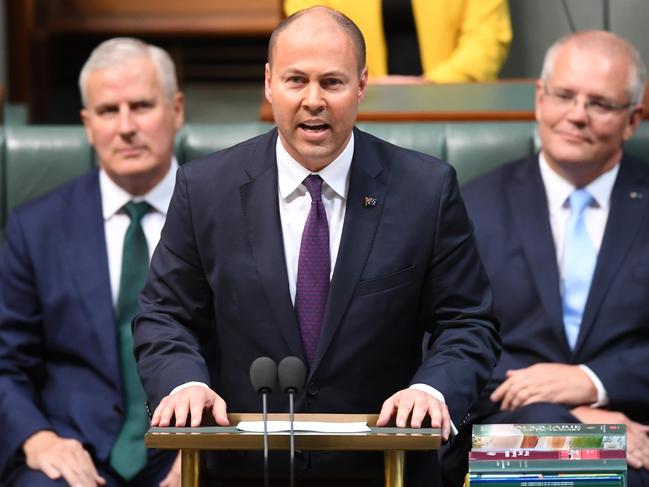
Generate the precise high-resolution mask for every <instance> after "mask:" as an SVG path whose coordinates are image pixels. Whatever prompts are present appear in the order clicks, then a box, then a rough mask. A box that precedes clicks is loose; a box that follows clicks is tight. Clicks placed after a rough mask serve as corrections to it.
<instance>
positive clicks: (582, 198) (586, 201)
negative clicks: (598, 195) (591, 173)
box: [568, 189, 593, 215]
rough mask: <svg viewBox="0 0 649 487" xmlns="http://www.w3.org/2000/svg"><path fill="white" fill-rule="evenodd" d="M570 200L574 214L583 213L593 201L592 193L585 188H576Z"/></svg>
mask: <svg viewBox="0 0 649 487" xmlns="http://www.w3.org/2000/svg"><path fill="white" fill-rule="evenodd" d="M568 199H569V200H570V209H571V210H572V212H573V213H574V214H578V215H579V214H582V213H583V212H584V210H585V209H586V207H587V206H590V204H591V203H592V201H593V197H592V196H591V194H590V193H589V192H588V191H587V190H585V189H576V190H574V191H573V192H572V193H571V194H570V196H569V198H568Z"/></svg>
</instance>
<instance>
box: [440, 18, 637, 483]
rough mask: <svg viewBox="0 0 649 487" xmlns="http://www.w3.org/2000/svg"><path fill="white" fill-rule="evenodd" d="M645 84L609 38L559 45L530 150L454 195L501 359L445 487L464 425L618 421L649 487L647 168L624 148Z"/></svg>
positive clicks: (457, 476) (545, 78) (587, 37)
mask: <svg viewBox="0 0 649 487" xmlns="http://www.w3.org/2000/svg"><path fill="white" fill-rule="evenodd" d="M645 77H646V69H645V67H644V65H643V63H642V60H641V58H640V55H639V54H638V52H637V51H636V49H635V48H633V46H631V45H630V44H629V43H628V42H626V41H625V40H623V39H621V38H620V37H618V36H616V35H614V34H611V33H608V32H600V31H589V32H581V33H577V34H573V35H570V36H568V37H565V38H563V39H561V40H559V41H558V42H556V43H555V44H554V45H553V46H552V47H551V48H550V49H549V51H548V52H547V54H546V56H545V61H544V65H543V72H542V74H541V79H540V80H539V81H538V82H537V86H536V119H537V122H538V130H539V136H540V140H541V147H542V149H541V152H540V153H539V154H538V155H537V156H533V157H530V158H527V159H524V160H521V161H516V162H513V163H511V164H507V165H504V166H502V167H501V168H498V169H497V170H495V171H493V172H492V173H490V174H487V175H485V176H483V177H481V178H479V179H477V180H475V181H473V182H471V183H469V184H468V185H467V186H466V187H464V188H463V190H462V194H463V197H464V200H465V202H466V205H467V209H468V211H469V214H470V216H471V218H472V220H473V222H474V224H475V235H476V240H477V243H478V249H479V251H480V255H481V257H482V259H483V262H484V265H485V268H486V270H487V274H488V275H489V278H490V280H491V284H492V288H493V292H494V301H495V310H496V315H497V317H498V319H499V321H500V323H501V328H500V330H501V334H502V338H503V352H502V355H501V358H500V362H499V364H498V366H497V367H496V368H495V370H494V374H493V376H492V378H491V380H490V383H489V385H488V386H487V388H486V389H485V390H484V391H483V393H482V396H481V397H482V399H481V400H480V401H478V403H477V404H475V405H474V407H473V408H472V415H471V418H470V421H468V422H467V423H466V424H465V425H464V426H463V427H462V429H461V431H460V434H459V436H458V437H457V438H456V439H455V441H454V442H453V444H452V446H451V447H450V448H447V449H446V450H445V451H444V452H443V457H444V463H443V465H444V468H445V470H446V471H447V472H448V474H447V483H446V485H447V486H450V485H461V482H462V473H463V472H466V466H467V465H466V463H467V452H468V450H469V448H470V437H471V425H472V424H477V423H550V422H562V423H570V422H573V423H574V422H584V423H625V424H626V426H627V432H628V433H627V434H628V439H627V441H628V445H627V446H628V451H627V458H628V464H629V485H630V486H637V485H649V470H647V468H649V439H648V438H647V432H649V426H647V424H648V423H649V367H648V362H647V357H649V165H647V164H645V163H644V162H642V161H639V160H637V159H634V158H632V157H630V156H628V155H626V154H624V152H623V148H622V145H623V143H624V142H625V141H626V140H628V139H629V138H630V137H631V136H632V135H633V133H634V132H635V130H636V128H637V127H638V125H639V123H640V121H641V117H642V98H643V91H644V86H645ZM454 462H462V463H461V465H462V467H463V468H460V466H458V463H454Z"/></svg>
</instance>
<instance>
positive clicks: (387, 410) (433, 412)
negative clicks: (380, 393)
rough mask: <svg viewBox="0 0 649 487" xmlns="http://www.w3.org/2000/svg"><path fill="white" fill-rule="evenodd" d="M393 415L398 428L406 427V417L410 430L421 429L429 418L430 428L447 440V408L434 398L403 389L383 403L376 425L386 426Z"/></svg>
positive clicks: (415, 390)
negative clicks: (439, 431)
mask: <svg viewBox="0 0 649 487" xmlns="http://www.w3.org/2000/svg"><path fill="white" fill-rule="evenodd" d="M395 413H396V420H395V422H396V425H397V427H398V428H406V427H408V417H410V427H411V428H421V424H422V422H423V420H424V418H425V417H426V416H430V424H431V427H433V428H440V429H441V430H442V438H443V439H444V440H448V437H449V435H450V432H451V417H450V415H449V412H448V407H447V406H446V404H444V403H443V402H441V401H440V400H438V399H437V398H435V397H434V396H432V395H430V394H428V393H426V392H424V391H420V390H417V389H403V390H401V391H399V392H397V393H395V394H393V395H392V396H391V397H389V398H388V399H387V400H386V401H385V402H384V403H383V407H382V408H381V413H380V414H379V419H378V420H377V421H376V425H377V426H385V425H387V424H388V423H389V422H390V419H391V418H392V417H393V415H395Z"/></svg>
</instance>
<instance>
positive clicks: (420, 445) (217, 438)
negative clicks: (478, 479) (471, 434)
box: [144, 413, 441, 487]
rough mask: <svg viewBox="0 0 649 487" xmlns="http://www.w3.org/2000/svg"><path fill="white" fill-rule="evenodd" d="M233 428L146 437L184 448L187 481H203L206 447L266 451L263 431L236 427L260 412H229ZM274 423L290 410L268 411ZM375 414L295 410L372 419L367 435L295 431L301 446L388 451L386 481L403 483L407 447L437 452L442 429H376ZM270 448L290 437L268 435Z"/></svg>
mask: <svg viewBox="0 0 649 487" xmlns="http://www.w3.org/2000/svg"><path fill="white" fill-rule="evenodd" d="M228 417H229V419H230V424H231V425H232V426H228V427H223V426H214V427H212V426H206V427H200V428H151V429H150V430H149V432H148V433H147V434H146V436H145V438H144V442H145V444H146V446H147V447H149V448H160V449H166V450H181V451H182V485H183V487H198V486H199V485H200V477H201V471H200V463H201V462H200V454H201V450H261V449H263V434H262V433H244V432H242V431H239V430H237V429H236V425H237V424H238V423H239V422H240V421H261V419H262V417H261V414H256V413H255V414H253V413H244V414H229V415H228ZM268 419H269V420H270V421H273V420H275V421H278V420H282V421H287V420H288V414H275V413H274V414H269V415H268ZM377 419H378V415H376V414H296V415H295V421H331V422H338V423H344V422H359V421H361V422H367V425H368V426H369V427H370V429H371V431H370V432H368V433H307V432H296V434H295V448H296V449H297V450H303V451H306V450H318V451H323V450H325V451H326V450H328V451H333V450H338V451H341V450H347V451H377V450H379V451H383V452H384V463H385V485H386V486H387V487H402V486H403V467H404V459H405V452H406V450H436V449H438V448H439V445H440V438H441V436H440V430H439V429H437V428H435V429H433V428H422V429H412V428H390V427H387V428H377V427H376V420H377ZM268 444H269V448H270V449H271V450H288V449H289V435H288V434H286V433H281V434H273V433H271V434H269V439H268Z"/></svg>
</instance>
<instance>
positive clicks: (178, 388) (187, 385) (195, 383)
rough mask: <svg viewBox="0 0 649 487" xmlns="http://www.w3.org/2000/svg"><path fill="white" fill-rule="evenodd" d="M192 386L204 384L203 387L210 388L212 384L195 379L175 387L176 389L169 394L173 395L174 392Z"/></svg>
mask: <svg viewBox="0 0 649 487" xmlns="http://www.w3.org/2000/svg"><path fill="white" fill-rule="evenodd" d="M191 386H202V387H207V388H208V389H209V388H210V386H208V385H207V384H205V383H204V382H194V381H193V382H185V383H184V384H180V385H179V386H178V387H174V389H173V390H172V391H171V392H170V393H169V395H170V396H171V395H172V394H175V393H176V392H178V391H182V390H183V389H187V388H188V387H191Z"/></svg>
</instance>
